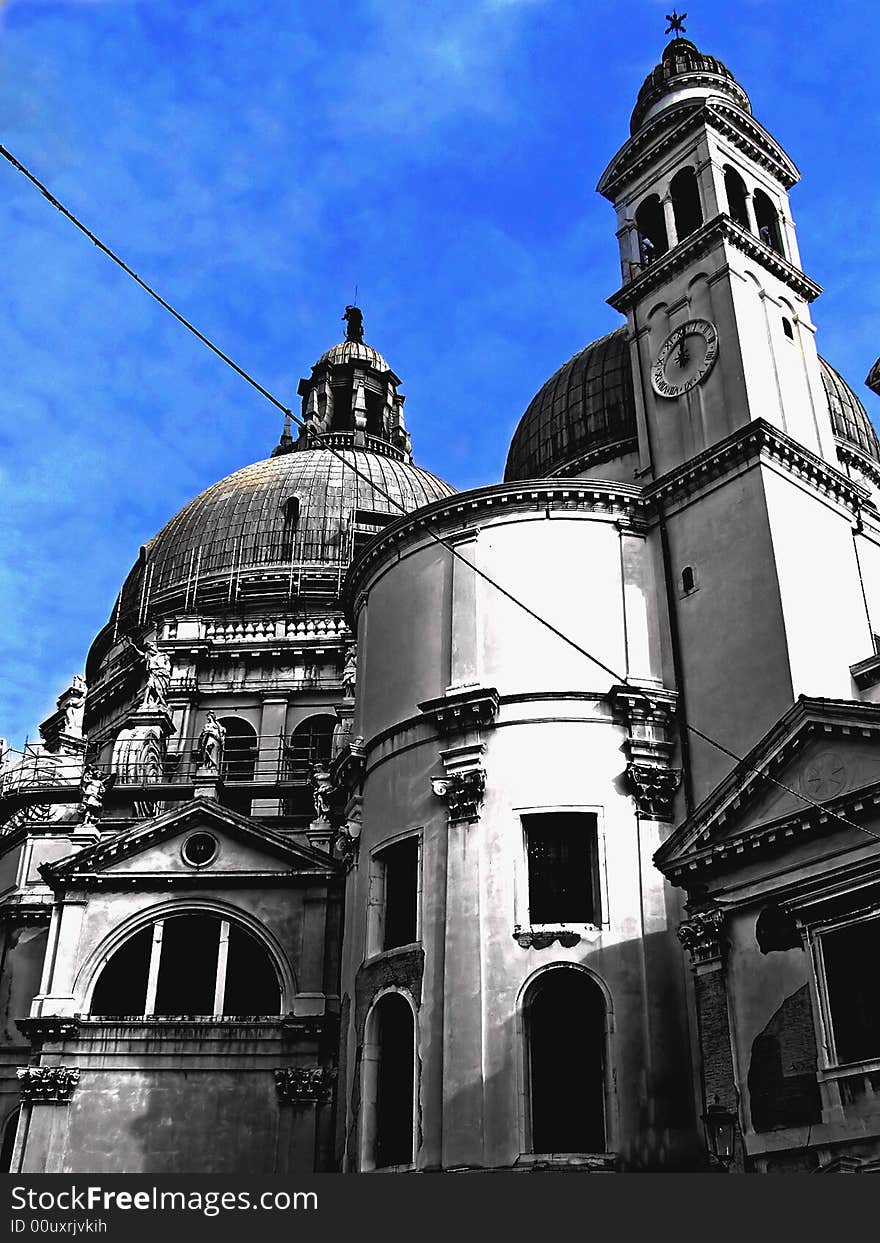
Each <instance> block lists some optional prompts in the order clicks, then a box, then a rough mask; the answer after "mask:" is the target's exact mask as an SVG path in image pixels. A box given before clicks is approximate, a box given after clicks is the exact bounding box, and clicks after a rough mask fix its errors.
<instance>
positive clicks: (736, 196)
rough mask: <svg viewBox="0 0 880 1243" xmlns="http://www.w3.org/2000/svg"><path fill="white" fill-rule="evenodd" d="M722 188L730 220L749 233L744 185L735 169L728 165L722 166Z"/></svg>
mask: <svg viewBox="0 0 880 1243" xmlns="http://www.w3.org/2000/svg"><path fill="white" fill-rule="evenodd" d="M724 188H725V190H726V191H727V205H728V207H729V208H730V218H731V220H735V221H736V223H737V224H738V225H741V226H742V227H743V228H744V229H748V230H749V231H751V226H750V225H749V213H748V210H747V209H746V183H745V182H744V181H743V179H742V177H740V175H739V173H738V172H737V171H736V169H735V168H731V167H730V165H729V164H725V165H724Z"/></svg>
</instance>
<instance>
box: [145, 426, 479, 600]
mask: <svg viewBox="0 0 880 1243" xmlns="http://www.w3.org/2000/svg"><path fill="white" fill-rule="evenodd" d="M353 468H356V469H357V471H358V472H359V474H355V470H354V469H353ZM374 485H375V486H374ZM376 488H381V489H382V491H383V492H385V493H387V494H388V496H390V497H391V498H393V500H394V501H396V502H397V503H398V504H397V505H395V504H393V503H392V501H389V500H388V499H386V497H385V496H383V495H381V494H380V493H379V492H378V491H376ZM454 491H455V489H454V488H451V487H449V485H448V484H446V483H444V482H443V481H442V480H441V479H438V478H437V477H436V476H435V475H432V474H430V473H429V472H428V471H426V470H421V469H420V468H419V467H418V466H412V465H409V464H407V463H405V462H401V461H398V460H397V459H396V458H395V457H391V456H388V457H386V456H384V455H383V454H381V453H378V452H371V451H369V450H364V449H352V448H344V449H340V450H338V456H337V453H333V452H331V451H330V450H329V449H310V450H304V451H301V452H296V453H286V454H283V455H281V456H279V457H273V458H269V459H267V460H266V461H263V462H255V463H254V464H253V465H252V466H246V467H245V468H244V469H243V470H239V471H236V473H235V474H234V475H230V476H229V477H228V478H226V479H222V480H221V481H220V482H219V483H215V484H214V485H213V487H210V488H208V489H207V491H205V492H202V493H201V495H200V496H197V497H196V498H195V500H193V501H190V503H189V504H188V505H185V506H184V508H183V509H182V510H181V511H180V513H179V514H177V516H176V517H174V518H172V519H171V521H170V522H169V523H168V524H167V525H166V526H164V527H163V528H162V530H161V531H160V532H159V534H158V535H157V536H156V537H155V538H154V539H153V540H151V541H150V543H149V544H148V545H147V546H146V549H145V554H144V556H143V557H142V559H141V561H140V562H139V563H138V564H137V565H136V566H135V567H134V569H133V570H132V572H131V574H129V576H128V579H127V580H126V583H125V586H124V588H123V599H122V606H121V612H122V613H123V614H127V613H130V612H131V611H132V610H136V611H137V610H139V608H140V605H139V600H140V599H141V598H142V597H143V595H144V594H146V595H147V597H148V600H147V603H148V604H149V602H151V601H154V600H155V599H156V597H157V596H160V595H161V594H162V593H164V592H166V591H168V590H169V589H170V588H174V587H181V586H183V585H185V584H187V583H188V582H192V581H194V580H195V579H196V578H198V581H199V583H200V584H202V585H204V584H206V583H207V581H208V580H210V579H215V580H216V579H217V578H218V576H227V577H230V576H232V575H237V574H241V573H242V572H243V571H246V570H248V569H252V568H253V567H266V568H268V567H279V568H282V569H283V568H284V567H285V566H287V565H291V564H297V565H302V564H309V565H319V564H323V565H327V566H333V567H336V566H342V567H344V566H346V565H348V563H349V562H350V561H351V559H352V556H353V552H354V540H353V534H354V526H355V524H357V525H359V526H360V527H361V528H362V529H366V530H370V528H371V527H374V529H375V530H377V531H378V530H379V529H380V525H381V524H379V523H376V524H371V523H370V520H369V516H368V515H369V514H370V513H377V514H389V515H392V516H394V517H399V516H400V513H401V509H400V508H399V506H400V507H402V509H403V510H404V511H405V512H407V513H410V512H412V511H413V510H414V509H419V508H420V507H421V506H423V505H427V504H429V503H430V502H431V501H436V500H440V499H442V498H444V497H447V496H451V495H453V493H454ZM294 498H295V500H294ZM358 511H360V515H361V516H358ZM364 515H367V516H366V517H365V516H364Z"/></svg>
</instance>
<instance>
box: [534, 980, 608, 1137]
mask: <svg viewBox="0 0 880 1243" xmlns="http://www.w3.org/2000/svg"><path fill="white" fill-rule="evenodd" d="M524 1019H525V1036H526V1067H527V1074H528V1088H529V1092H528V1104H529V1123H530V1127H529V1130H530V1134H531V1150H532V1152H578V1153H584V1152H589V1153H595V1152H605V1150H606V1146H607V1138H606V1124H605V1061H606V1057H605V1043H606V1036H605V1029H606V1024H605V997H604V994H603V993H602V990H601V989H600V988H599V986H598V985H597V984H596V983H595V982H594V981H593V980H592V979H591V977H590V976H589V975H587V974H586V973H585V972H582V971H578V970H576V969H571V968H565V967H560V968H559V969H557V970H551V971H546V972H544V973H543V974H542V975H541V976H539V977H538V979H537V980H535V982H534V984H532V986H531V987H530V989H529V991H528V993H527V994H526V998H525V1003H524Z"/></svg>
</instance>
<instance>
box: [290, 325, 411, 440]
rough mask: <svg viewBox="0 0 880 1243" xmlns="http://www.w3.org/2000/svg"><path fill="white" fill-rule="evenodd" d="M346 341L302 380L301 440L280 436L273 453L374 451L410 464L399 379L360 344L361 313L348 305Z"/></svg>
mask: <svg viewBox="0 0 880 1243" xmlns="http://www.w3.org/2000/svg"><path fill="white" fill-rule="evenodd" d="M342 318H343V319H344V320H345V322H346V335H345V340H344V341H340V342H339V344H338V345H334V346H333V347H332V348H331V349H329V350H326V351H325V353H323V354H322V355H321V357H320V358H319V359H318V361H317V362H316V363H315V365H314V366H313V367H312V374H311V375H310V376H309V377H308V378H307V379H304V380H300V382H299V387H298V388H297V392H298V394H299V396H300V397H301V398H302V421H303V422H304V423H305V425H306V426H305V428H304V430H302V431H301V432H300V436H299V439H298V440H296V441H293V440H292V439H291V438H290V437H289V436H283V437H282V440H281V443H280V444H279V445H278V447H277V449H276V450H275V454H276V455H277V454H279V453H288V452H291V451H294V450H303V449H311V448H314V447H315V443H316V437H318V436H320V437H321V438H322V440H321V443H323V444H331V445H332V446H333V447H335V448H347V447H351V448H356V449H365V448H369V449H373V450H375V451H377V452H379V453H382V454H384V455H385V456H389V457H395V458H397V459H398V460H399V461H402V462H408V463H409V462H412V441H411V440H410V437H409V434H408V433H407V430H406V424H405V422H404V417H403V403H404V401H405V398H404V397H403V395H402V394H401V393H399V392H398V387H399V385H400V377H399V376H397V375H395V374H394V372H393V371H392V370H391V367H390V365H389V364H388V362H386V360H385V359H384V358H383V357H382V355H381V354H380V353H379V351H378V350H375V349H373V347H372V346H371V345H367V343H366V342H365V341H364V326H363V316H362V314H361V311H360V308H359V307H356V306H347V307H346V308H345V313H344V315H343V316H342Z"/></svg>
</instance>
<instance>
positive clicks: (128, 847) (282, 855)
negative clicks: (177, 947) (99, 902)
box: [40, 799, 340, 888]
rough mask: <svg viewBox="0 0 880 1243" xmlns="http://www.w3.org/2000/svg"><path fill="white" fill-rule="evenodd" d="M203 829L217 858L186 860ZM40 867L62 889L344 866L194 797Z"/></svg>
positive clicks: (215, 880)
mask: <svg viewBox="0 0 880 1243" xmlns="http://www.w3.org/2000/svg"><path fill="white" fill-rule="evenodd" d="M196 833H198V834H202V835H207V836H208V837H209V838H210V839H212V840H213V842H214V843H215V844H216V848H215V850H214V853H213V855H212V857H211V858H210V859H209V860H208V861H206V862H205V863H203V864H199V865H194V864H193V863H192V862H188V861H187V858H186V857H185V856H186V853H187V851H186V850H185V847H186V845H187V843H188V841H189V839H190V838H192V836H193V835H194V834H196ZM40 870H41V873H42V875H43V877H44V879H45V880H46V881H47V882H48V884H50V885H51V886H52V887H53V888H61V887H66V886H67V885H70V884H77V885H86V886H87V885H88V884H89V883H95V884H107V883H113V882H114V881H115V882H118V883H120V884H136V883H137V882H138V880H140V881H143V882H146V881H155V880H157V879H161V880H162V881H163V882H167V883H171V884H174V883H178V884H180V883H193V884H195V883H199V884H202V883H209V884H214V885H216V884H233V883H243V882H248V881H249V882H252V883H253V882H258V881H260V880H263V881H266V882H272V881H273V880H275V881H279V880H282V879H284V878H287V879H290V880H294V879H301V880H307V879H309V880H314V879H321V878H325V879H331V878H333V877H335V876H337V875H338V873H339V871H340V867H339V864H338V863H337V862H336V861H335V860H334V859H332V858H331V857H330V856H329V855H327V854H325V853H324V852H322V851H319V850H315V849H314V848H312V847H311V846H304V845H301V844H299V843H297V842H294V841H293V840H292V839H290V838H288V837H285V836H283V835H282V834H280V833H276V832H274V831H272V830H271V829H267V828H265V827H264V826H263V825H261V824H259V823H257V821H255V820H252V819H251V818H250V817H249V816H243V815H241V814H240V813H238V812H234V811H230V810H229V809H228V808H226V807H222V806H220V805H219V804H217V803H214V802H212V801H210V800H207V799H194V800H192V801H191V802H189V803H185V804H183V805H181V806H180V807H175V808H174V809H173V810H172V811H170V812H166V813H165V814H164V815H161V816H157V817H154V818H152V819H150V820H144V821H141V822H140V823H138V824H135V825H132V827H131V828H129V829H126V830H124V831H123V832H122V833H120V834H118V835H117V836H116V837H113V838H110V839H108V840H105V841H100V842H96V843H95V844H94V845H92V846H88V847H86V849H84V850H81V851H79V852H78V853H77V854H74V855H68V856H66V857H65V858H64V859H61V860H58V861H57V862H55V863H51V864H46V865H45V866H44V867H43V868H41V869H40Z"/></svg>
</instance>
